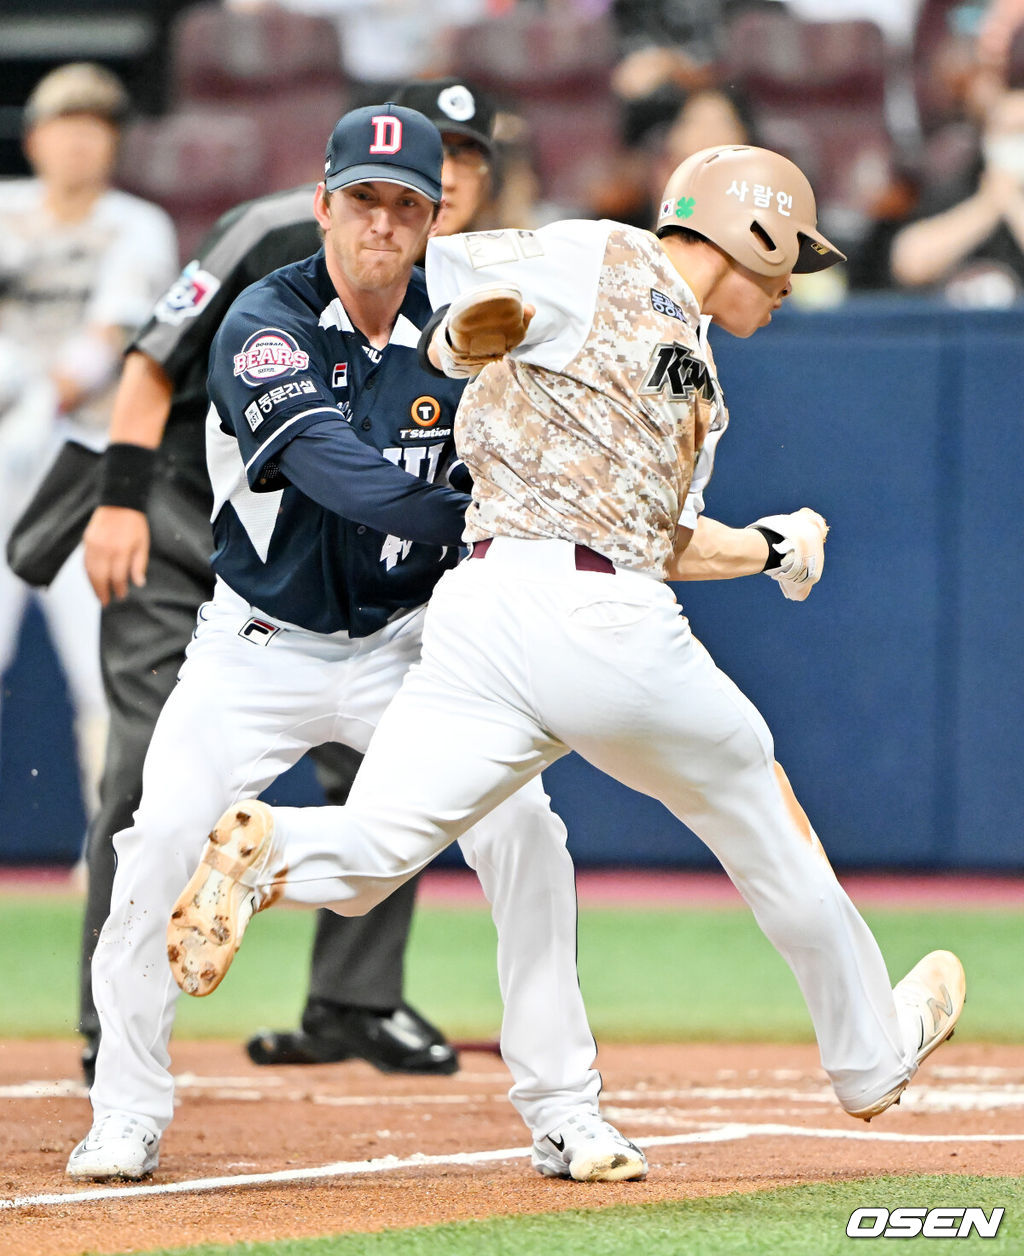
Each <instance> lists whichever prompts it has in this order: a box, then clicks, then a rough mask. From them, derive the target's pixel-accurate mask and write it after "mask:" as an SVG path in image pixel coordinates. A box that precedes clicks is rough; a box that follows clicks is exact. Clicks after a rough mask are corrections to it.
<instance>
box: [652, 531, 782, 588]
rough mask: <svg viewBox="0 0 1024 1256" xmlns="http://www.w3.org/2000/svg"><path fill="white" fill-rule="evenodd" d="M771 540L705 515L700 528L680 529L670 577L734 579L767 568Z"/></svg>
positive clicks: (683, 578) (684, 578)
mask: <svg viewBox="0 0 1024 1256" xmlns="http://www.w3.org/2000/svg"><path fill="white" fill-rule="evenodd" d="M767 561H768V541H767V540H766V539H765V537H764V536H763V535H762V534H761V533H760V532H755V531H753V530H752V529H751V528H730V527H729V526H728V524H725V523H719V522H718V520H717V519H709V518H708V517H707V515H701V516H700V518H699V519H698V520H697V526H696V528H677V529H676V545H675V553H674V554H673V557H672V560H671V562H670V563H669V569H668V579H669V580H732V579H734V578H735V577H737V576H753V575H756V574H757V573H758V572H761V571H764V565H765V563H766V562H767Z"/></svg>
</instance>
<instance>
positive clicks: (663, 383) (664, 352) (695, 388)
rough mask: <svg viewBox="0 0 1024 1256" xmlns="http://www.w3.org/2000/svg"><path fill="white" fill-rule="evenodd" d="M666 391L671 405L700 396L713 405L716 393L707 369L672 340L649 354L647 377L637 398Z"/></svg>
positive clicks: (698, 359) (683, 346)
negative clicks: (671, 402) (696, 395)
mask: <svg viewBox="0 0 1024 1256" xmlns="http://www.w3.org/2000/svg"><path fill="white" fill-rule="evenodd" d="M666 390H667V391H668V395H669V397H670V398H671V399H672V400H673V401H683V400H685V399H686V398H689V397H692V396H693V394H694V392H698V393H700V395H701V396H702V397H703V398H704V400H705V401H714V399H715V390H714V386H713V385H712V383H711V375H710V373H709V371H708V368H707V367H706V366H705V365H704V363H703V362H702V361H701V360H700V358H696V357H694V356H693V354H692V353H691V352H690V351H689V349H687V348H686V346H685V345H681V344H677V343H676V342H675V341H674V340H673V341H670V342H669V343H668V344H660V345H658V346H656V348H655V350H654V352H653V353H652V354H651V365H650V368H649V370H648V372H647V377H646V379H645V380H644V382H643V384H641V386H640V388H639V393H640V396H642V397H644V396H651V395H652V394H653V393H660V392H665V391H666Z"/></svg>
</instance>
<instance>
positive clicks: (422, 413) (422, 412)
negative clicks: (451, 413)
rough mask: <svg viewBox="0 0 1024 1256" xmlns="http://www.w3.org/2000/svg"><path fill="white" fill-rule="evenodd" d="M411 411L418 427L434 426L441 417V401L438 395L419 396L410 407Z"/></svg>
mask: <svg viewBox="0 0 1024 1256" xmlns="http://www.w3.org/2000/svg"><path fill="white" fill-rule="evenodd" d="M409 413H410V414H411V415H412V421H413V422H414V423H415V424H416V426H417V427H433V426H434V424H435V423H436V422H437V420H438V419H439V418H440V417H441V403H440V402H439V401H438V400H437V398H436V397H428V396H426V395H424V396H422V397H417V398H416V400H415V401H414V402H413V403H412V405H411V406H410V407H409Z"/></svg>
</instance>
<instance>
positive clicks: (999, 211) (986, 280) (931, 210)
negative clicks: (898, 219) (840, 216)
mask: <svg viewBox="0 0 1024 1256" xmlns="http://www.w3.org/2000/svg"><path fill="white" fill-rule="evenodd" d="M892 272H893V277H894V279H895V281H896V282H897V283H898V284H900V285H902V286H905V287H910V288H924V287H929V286H930V287H931V288H933V289H934V290H936V291H941V292H943V293H944V294H945V295H946V297H947V298H948V299H949V300H951V301H953V302H955V303H956V304H960V305H970V306H1005V305H1009V304H1012V303H1013V302H1014V301H1017V300H1020V299H1021V296H1022V294H1024V91H1022V90H1017V91H1006V92H1004V93H1003V94H1002V95H1001V96H1000V97H999V98H998V99H997V101H996V102H995V104H993V105H992V106H991V107H990V108H989V111H988V114H987V117H986V120H985V126H984V131H983V135H982V143H981V154H980V157H979V160H978V162H977V163H976V164H975V166H974V167H973V169H970V170H968V171H966V172H965V174H964V175H963V176H962V177H960V178H958V179H953V180H947V181H944V182H943V183H942V184H941V185H938V186H936V187H935V188H933V189H932V190H930V192H929V193H928V194H926V196H925V198H924V200H923V203H922V206H921V210H920V214H919V219H918V221H916V222H914V223H912V224H910V225H909V226H907V227H905V228H904V229H903V230H902V231H900V232H898V233H897V235H896V237H895V239H894V240H893V247H892Z"/></svg>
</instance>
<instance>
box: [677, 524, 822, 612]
mask: <svg viewBox="0 0 1024 1256" xmlns="http://www.w3.org/2000/svg"><path fill="white" fill-rule="evenodd" d="M827 533H828V525H827V524H826V523H825V520H824V519H823V518H822V517H821V515H819V514H817V513H816V512H815V511H813V510H809V509H808V508H807V507H803V508H802V509H800V510H797V511H795V512H794V513H793V514H789V515H767V516H765V517H764V518H763V519H758V520H757V521H756V522H754V523H752V524H750V526H749V527H745V528H730V527H729V526H728V525H727V524H724V523H719V522H718V520H717V519H709V518H708V517H707V516H706V515H701V516H700V518H699V519H698V520H697V526H696V528H693V529H691V528H677V529H676V546H675V553H674V555H673V557H672V560H671V561H670V563H669V568H668V576H667V579H669V580H732V579H734V578H736V577H737V576H751V575H755V574H757V573H758V572H762V571H763V572H766V573H767V574H768V575H770V576H771V577H772V578H773V579H774V580H777V581H778V583H779V587H780V588H781V589H782V592H783V593H784V594H785V595H786V597H787V598H790V599H792V600H795V601H803V600H804V599H805V598H806V597H807V596H808V594H809V593H810V591H811V589H812V588H813V586H814V585H815V584H816V583H817V582H818V580H819V579H820V578H821V572H822V568H823V566H824V562H825V550H824V547H825V536H826V534H827Z"/></svg>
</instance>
